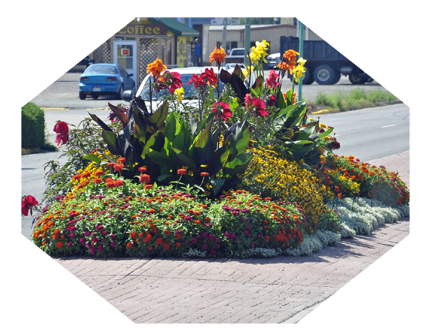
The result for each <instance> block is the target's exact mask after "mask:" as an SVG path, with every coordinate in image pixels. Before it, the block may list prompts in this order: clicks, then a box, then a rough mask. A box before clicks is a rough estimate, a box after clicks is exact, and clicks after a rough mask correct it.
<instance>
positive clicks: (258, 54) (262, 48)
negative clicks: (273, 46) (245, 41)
mask: <svg viewBox="0 0 430 330" xmlns="http://www.w3.org/2000/svg"><path fill="white" fill-rule="evenodd" d="M268 46H270V44H269V43H268V42H267V41H266V40H263V41H262V42H259V41H256V42H255V46H253V47H252V48H251V54H249V59H250V60H251V62H252V63H257V62H258V61H259V60H260V59H262V60H263V61H264V62H265V63H267V60H266V56H267V55H269V54H267V52H266V50H267V49H268Z"/></svg>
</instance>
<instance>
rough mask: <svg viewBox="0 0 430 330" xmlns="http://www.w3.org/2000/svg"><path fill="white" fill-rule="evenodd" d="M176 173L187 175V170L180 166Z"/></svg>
mask: <svg viewBox="0 0 430 330" xmlns="http://www.w3.org/2000/svg"><path fill="white" fill-rule="evenodd" d="M178 174H180V175H187V170H186V169H185V168H180V169H179V170H178Z"/></svg>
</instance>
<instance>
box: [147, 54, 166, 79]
mask: <svg viewBox="0 0 430 330" xmlns="http://www.w3.org/2000/svg"><path fill="white" fill-rule="evenodd" d="M166 69H167V66H165V65H164V64H163V61H162V60H160V59H159V58H158V57H157V59H156V60H155V61H154V62H152V63H150V64H148V66H147V67H146V73H150V74H151V76H152V77H154V78H155V79H157V78H158V76H159V75H160V74H161V73H162V72H163V71H164V70H166Z"/></svg>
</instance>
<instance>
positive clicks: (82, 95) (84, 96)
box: [79, 92, 87, 100]
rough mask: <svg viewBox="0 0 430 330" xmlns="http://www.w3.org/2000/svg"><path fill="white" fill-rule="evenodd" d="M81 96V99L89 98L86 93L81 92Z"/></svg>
mask: <svg viewBox="0 0 430 330" xmlns="http://www.w3.org/2000/svg"><path fill="white" fill-rule="evenodd" d="M79 98H80V99H81V100H85V99H86V98H87V96H86V95H85V93H82V92H79Z"/></svg>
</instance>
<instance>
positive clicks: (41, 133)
mask: <svg viewBox="0 0 430 330" xmlns="http://www.w3.org/2000/svg"><path fill="white" fill-rule="evenodd" d="M44 144H45V113H44V112H43V110H42V109H41V108H39V107H38V106H37V105H35V104H34V103H27V104H26V105H24V106H23V107H22V109H21V147H22V148H27V149H29V148H37V147H42V146H43V145H44Z"/></svg>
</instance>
